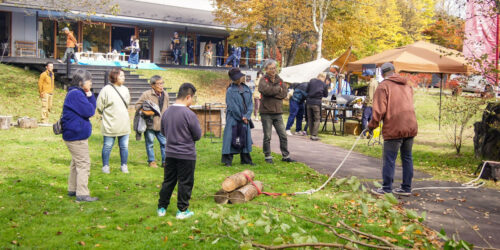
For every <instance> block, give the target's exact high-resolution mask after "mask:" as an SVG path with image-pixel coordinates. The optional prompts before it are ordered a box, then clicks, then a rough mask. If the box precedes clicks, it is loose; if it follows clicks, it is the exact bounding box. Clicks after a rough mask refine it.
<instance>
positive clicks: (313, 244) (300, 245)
mask: <svg viewBox="0 0 500 250" xmlns="http://www.w3.org/2000/svg"><path fill="white" fill-rule="evenodd" d="M252 246H254V247H260V248H264V249H286V248H297V247H315V248H316V247H335V248H340V249H357V248H354V247H349V246H346V245H342V244H338V243H321V242H319V243H303V244H286V245H279V246H268V245H262V244H258V243H252Z"/></svg>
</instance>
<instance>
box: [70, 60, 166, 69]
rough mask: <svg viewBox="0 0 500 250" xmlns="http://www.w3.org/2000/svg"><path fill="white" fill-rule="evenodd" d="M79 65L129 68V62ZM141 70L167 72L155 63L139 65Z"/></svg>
mask: <svg viewBox="0 0 500 250" xmlns="http://www.w3.org/2000/svg"><path fill="white" fill-rule="evenodd" d="M78 64H81V65H91V66H111V67H124V68H126V67H128V62H122V61H105V60H100V61H94V60H84V59H81V60H78ZM139 69H154V70H165V69H164V68H160V67H158V65H156V64H154V63H139Z"/></svg>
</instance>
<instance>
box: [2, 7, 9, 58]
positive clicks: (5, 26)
mask: <svg viewBox="0 0 500 250" xmlns="http://www.w3.org/2000/svg"><path fill="white" fill-rule="evenodd" d="M11 20H12V19H11V13H10V12H1V11H0V57H1V56H9V55H10V47H11V46H10V45H11V44H12V41H11Z"/></svg>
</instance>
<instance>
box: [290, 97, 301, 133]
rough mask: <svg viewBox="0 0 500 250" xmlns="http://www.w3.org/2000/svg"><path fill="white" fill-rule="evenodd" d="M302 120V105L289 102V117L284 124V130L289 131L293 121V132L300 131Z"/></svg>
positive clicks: (292, 101)
mask: <svg viewBox="0 0 500 250" xmlns="http://www.w3.org/2000/svg"><path fill="white" fill-rule="evenodd" d="M303 118H304V104H300V103H298V102H296V101H294V100H290V116H288V121H287V123H286V130H290V128H292V126H293V120H296V124H295V131H296V132H299V131H301V130H302V119H303Z"/></svg>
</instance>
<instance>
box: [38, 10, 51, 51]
mask: <svg viewBox="0 0 500 250" xmlns="http://www.w3.org/2000/svg"><path fill="white" fill-rule="evenodd" d="M38 50H39V56H40V58H54V21H52V20H49V19H39V20H38Z"/></svg>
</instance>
